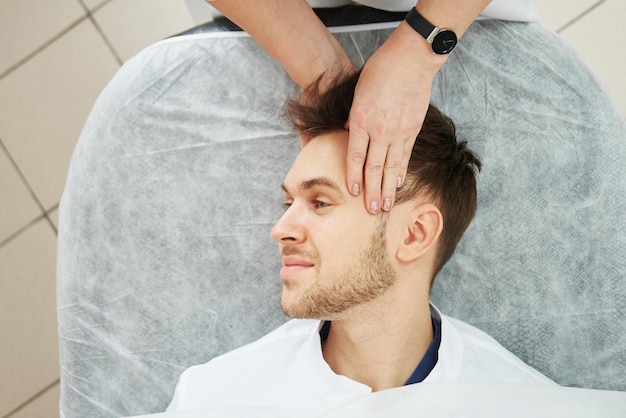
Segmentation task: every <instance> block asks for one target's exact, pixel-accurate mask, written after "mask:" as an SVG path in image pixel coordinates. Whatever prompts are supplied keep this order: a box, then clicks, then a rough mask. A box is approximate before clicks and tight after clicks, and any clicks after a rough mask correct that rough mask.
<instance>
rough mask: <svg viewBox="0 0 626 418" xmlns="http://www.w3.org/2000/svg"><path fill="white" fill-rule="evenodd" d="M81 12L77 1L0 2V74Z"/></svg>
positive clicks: (7, 0)
mask: <svg viewBox="0 0 626 418" xmlns="http://www.w3.org/2000/svg"><path fill="white" fill-rule="evenodd" d="M84 15H85V10H84V9H83V8H82V7H81V6H80V3H78V1H77V0H54V1H48V0H29V1H24V0H2V1H0V74H2V73H4V72H5V71H6V70H7V69H9V68H10V67H12V66H13V65H15V64H16V63H18V62H19V61H20V60H22V59H23V58H25V57H26V56H28V55H29V54H31V53H33V52H34V51H35V50H36V49H37V48H39V47H41V46H42V45H44V44H45V43H46V42H48V41H49V40H50V39H51V38H53V37H54V36H56V35H58V34H59V33H61V32H62V31H63V30H64V29H67V28H68V27H69V26H70V25H71V24H73V23H75V22H77V21H78V20H79V19H80V18H81V17H83V16H84Z"/></svg>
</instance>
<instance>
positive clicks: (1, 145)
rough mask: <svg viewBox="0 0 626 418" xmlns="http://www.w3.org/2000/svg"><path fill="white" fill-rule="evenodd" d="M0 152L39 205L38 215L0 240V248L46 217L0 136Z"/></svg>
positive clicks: (45, 211) (39, 203)
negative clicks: (4, 155)
mask: <svg viewBox="0 0 626 418" xmlns="http://www.w3.org/2000/svg"><path fill="white" fill-rule="evenodd" d="M0 152H4V153H5V154H6V156H7V158H8V160H9V163H10V164H11V165H12V166H13V168H14V169H15V171H16V172H17V174H18V176H19V177H20V179H21V180H22V182H23V183H24V186H25V187H26V188H27V189H28V192H29V193H30V195H31V197H32V198H33V200H34V201H35V203H36V204H37V206H38V207H39V211H40V215H39V216H38V217H36V218H35V219H34V220H32V221H31V222H29V223H28V224H26V225H25V226H23V227H22V228H20V229H19V230H18V231H17V232H15V233H13V234H11V235H9V237H8V238H6V239H4V240H2V241H0V248H1V247H3V246H4V245H5V244H7V243H8V242H9V241H11V240H13V239H14V238H15V237H17V236H18V235H19V234H21V233H22V232H24V230H26V229H27V228H29V227H30V226H32V225H33V224H35V223H36V222H38V221H40V220H41V219H42V218H48V213H47V212H48V211H47V210H46V209H45V208H44V207H43V205H42V204H41V201H39V198H38V197H37V195H36V194H35V191H34V190H33V188H32V187H31V186H30V184H29V183H28V180H26V177H25V176H24V173H22V170H20V167H19V166H18V165H17V162H16V161H15V160H14V159H13V156H12V155H11V153H10V152H9V150H8V149H7V147H6V146H5V145H4V143H3V142H2V139H1V138H0ZM56 206H58V205H56ZM53 208H54V206H53ZM53 208H51V209H50V210H53ZM48 221H49V222H50V224H51V225H52V229H54V231H55V232H56V230H57V229H56V227H55V226H54V223H53V222H52V221H51V220H50V219H48Z"/></svg>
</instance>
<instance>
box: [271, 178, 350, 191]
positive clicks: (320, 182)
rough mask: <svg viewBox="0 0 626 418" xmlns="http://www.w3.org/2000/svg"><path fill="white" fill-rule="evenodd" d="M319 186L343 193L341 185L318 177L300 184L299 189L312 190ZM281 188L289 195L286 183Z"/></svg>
mask: <svg viewBox="0 0 626 418" xmlns="http://www.w3.org/2000/svg"><path fill="white" fill-rule="evenodd" d="M317 186H322V187H327V188H329V189H332V190H333V191H334V192H337V193H341V188H340V187H339V185H338V184H337V183H335V182H334V181H332V180H331V179H329V178H328V177H316V178H313V179H310V180H305V181H303V182H302V183H300V186H299V187H298V188H299V189H300V190H310V189H312V188H314V187H317ZM280 187H281V188H282V189H283V191H285V192H286V193H289V192H288V191H287V187H286V186H285V183H283V184H281V185H280Z"/></svg>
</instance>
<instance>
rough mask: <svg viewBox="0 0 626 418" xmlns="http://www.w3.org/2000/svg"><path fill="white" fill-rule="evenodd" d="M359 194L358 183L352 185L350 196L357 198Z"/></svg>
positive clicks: (359, 186) (359, 187)
mask: <svg viewBox="0 0 626 418" xmlns="http://www.w3.org/2000/svg"><path fill="white" fill-rule="evenodd" d="M360 192H361V185H360V184H359V183H354V184H353V185H352V195H353V196H358V195H359V193H360Z"/></svg>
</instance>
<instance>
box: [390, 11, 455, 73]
mask: <svg viewBox="0 0 626 418" xmlns="http://www.w3.org/2000/svg"><path fill="white" fill-rule="evenodd" d="M387 42H390V43H391V45H392V46H393V47H394V49H397V51H396V52H397V53H399V54H406V55H408V56H409V57H410V59H411V61H412V62H414V63H415V64H416V65H419V67H420V69H421V71H426V72H427V73H428V74H429V75H431V76H432V77H434V76H435V74H437V72H438V71H439V69H440V68H441V66H442V65H443V64H444V63H445V62H446V60H447V59H448V55H447V54H446V55H438V54H435V53H433V49H432V46H431V44H430V43H429V42H428V41H427V40H426V39H424V37H423V36H422V35H420V34H419V33H417V32H416V31H415V30H414V29H413V28H412V27H411V26H409V24H408V23H407V22H406V21H402V22H401V23H400V25H398V27H397V28H396V30H395V31H394V32H393V33H392V34H391V36H390V37H389V39H388V40H387Z"/></svg>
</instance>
